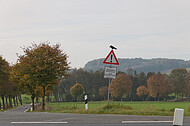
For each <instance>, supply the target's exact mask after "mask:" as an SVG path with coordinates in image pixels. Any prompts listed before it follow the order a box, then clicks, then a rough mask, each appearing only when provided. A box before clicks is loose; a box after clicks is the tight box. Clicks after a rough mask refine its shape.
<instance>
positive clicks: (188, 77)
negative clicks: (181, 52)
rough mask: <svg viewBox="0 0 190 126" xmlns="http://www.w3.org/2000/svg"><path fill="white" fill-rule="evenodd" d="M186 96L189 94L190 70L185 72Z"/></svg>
mask: <svg viewBox="0 0 190 126" xmlns="http://www.w3.org/2000/svg"><path fill="white" fill-rule="evenodd" d="M185 94H186V96H190V72H188V74H187V78H186V90H185Z"/></svg>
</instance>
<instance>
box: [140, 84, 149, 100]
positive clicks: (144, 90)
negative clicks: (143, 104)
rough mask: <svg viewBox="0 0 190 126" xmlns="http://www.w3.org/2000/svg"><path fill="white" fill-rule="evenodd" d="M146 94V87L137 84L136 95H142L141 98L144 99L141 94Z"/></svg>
mask: <svg viewBox="0 0 190 126" xmlns="http://www.w3.org/2000/svg"><path fill="white" fill-rule="evenodd" d="M147 94H148V89H147V88H146V87H145V86H139V87H138V88H137V95H138V96H139V97H142V100H143V101H144V98H143V96H144V95H147Z"/></svg>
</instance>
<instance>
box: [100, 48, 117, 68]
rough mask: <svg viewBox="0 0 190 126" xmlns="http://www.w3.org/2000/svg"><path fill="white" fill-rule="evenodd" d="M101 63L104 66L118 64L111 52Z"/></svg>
mask: <svg viewBox="0 0 190 126" xmlns="http://www.w3.org/2000/svg"><path fill="white" fill-rule="evenodd" d="M103 63H104V64H113V65H119V62H118V60H117V58H116V56H115V53H114V52H113V50H111V51H110V53H109V54H108V56H107V57H106V59H105V60H104V62H103Z"/></svg>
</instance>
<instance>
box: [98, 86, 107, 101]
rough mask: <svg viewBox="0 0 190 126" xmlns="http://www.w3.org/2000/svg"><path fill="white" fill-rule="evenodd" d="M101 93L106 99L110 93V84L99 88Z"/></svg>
mask: <svg viewBox="0 0 190 126" xmlns="http://www.w3.org/2000/svg"><path fill="white" fill-rule="evenodd" d="M99 94H100V95H101V96H102V97H104V100H105V99H106V96H107V95H108V86H103V87H101V88H99Z"/></svg>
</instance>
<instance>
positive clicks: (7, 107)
mask: <svg viewBox="0 0 190 126" xmlns="http://www.w3.org/2000/svg"><path fill="white" fill-rule="evenodd" d="M5 101H6V109H7V108H9V106H8V101H7V96H5Z"/></svg>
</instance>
